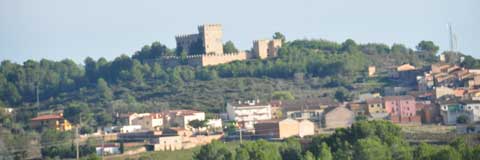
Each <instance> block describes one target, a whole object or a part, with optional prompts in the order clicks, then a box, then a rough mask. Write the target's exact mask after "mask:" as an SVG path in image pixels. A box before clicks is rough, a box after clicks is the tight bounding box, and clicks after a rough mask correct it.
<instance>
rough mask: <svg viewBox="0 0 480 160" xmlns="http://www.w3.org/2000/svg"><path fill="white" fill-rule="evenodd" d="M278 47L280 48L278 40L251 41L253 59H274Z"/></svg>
mask: <svg viewBox="0 0 480 160" xmlns="http://www.w3.org/2000/svg"><path fill="white" fill-rule="evenodd" d="M280 47H282V40H280V39H273V40H256V41H253V52H254V57H256V58H260V59H265V58H271V57H276V56H277V53H278V49H280Z"/></svg>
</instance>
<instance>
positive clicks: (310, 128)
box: [255, 118, 315, 139]
mask: <svg viewBox="0 0 480 160" xmlns="http://www.w3.org/2000/svg"><path fill="white" fill-rule="evenodd" d="M314 129H315V125H314V123H313V122H311V121H309V120H300V121H297V120H294V119H291V118H286V119H284V120H264V121H259V122H258V123H256V124H255V136H257V137H262V138H272V139H284V138H288V137H292V136H300V137H303V136H307V135H313V134H314V133H315V132H314Z"/></svg>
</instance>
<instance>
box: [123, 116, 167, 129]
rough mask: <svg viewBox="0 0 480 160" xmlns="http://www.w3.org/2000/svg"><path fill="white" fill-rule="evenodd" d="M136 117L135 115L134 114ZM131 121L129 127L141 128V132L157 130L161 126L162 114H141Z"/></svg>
mask: <svg viewBox="0 0 480 160" xmlns="http://www.w3.org/2000/svg"><path fill="white" fill-rule="evenodd" d="M135 115H137V114H135ZM138 115H141V116H136V117H135V118H133V119H132V120H131V125H139V126H142V129H143V130H159V129H160V128H161V127H162V126H163V119H164V116H163V115H162V113H142V114H138Z"/></svg>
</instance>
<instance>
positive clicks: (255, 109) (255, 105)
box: [227, 100, 272, 130]
mask: <svg viewBox="0 0 480 160" xmlns="http://www.w3.org/2000/svg"><path fill="white" fill-rule="evenodd" d="M227 113H228V119H229V120H232V121H235V122H237V124H238V125H239V126H240V127H242V128H243V129H247V130H253V129H254V126H253V125H254V124H255V123H257V122H258V121H261V120H270V119H272V110H271V106H270V104H268V103H261V102H260V101H259V100H256V101H255V100H253V101H245V102H242V101H237V102H235V103H227Z"/></svg>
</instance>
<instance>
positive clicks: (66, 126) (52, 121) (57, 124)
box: [30, 113, 72, 131]
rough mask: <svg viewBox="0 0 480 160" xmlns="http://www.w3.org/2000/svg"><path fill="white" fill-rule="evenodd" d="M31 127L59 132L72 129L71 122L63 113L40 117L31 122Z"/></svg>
mask: <svg viewBox="0 0 480 160" xmlns="http://www.w3.org/2000/svg"><path fill="white" fill-rule="evenodd" d="M30 127H31V128H34V129H41V128H49V129H55V130H57V131H68V130H71V129H72V125H71V124H70V122H69V121H68V120H67V119H65V118H63V113H54V114H45V115H39V116H37V117H35V118H32V119H31V120H30Z"/></svg>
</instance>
